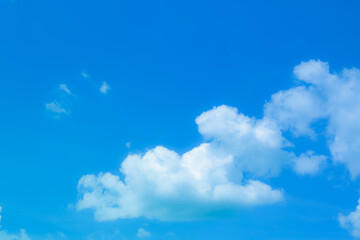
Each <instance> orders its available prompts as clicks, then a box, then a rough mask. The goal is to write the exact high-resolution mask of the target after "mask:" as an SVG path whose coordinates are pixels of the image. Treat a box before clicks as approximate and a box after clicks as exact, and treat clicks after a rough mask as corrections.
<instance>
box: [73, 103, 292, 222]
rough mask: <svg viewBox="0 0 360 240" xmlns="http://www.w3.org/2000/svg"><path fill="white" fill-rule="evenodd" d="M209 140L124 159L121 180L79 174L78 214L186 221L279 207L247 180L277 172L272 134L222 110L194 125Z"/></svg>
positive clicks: (259, 123) (270, 192) (281, 156)
mask: <svg viewBox="0 0 360 240" xmlns="http://www.w3.org/2000/svg"><path fill="white" fill-rule="evenodd" d="M196 122H197V124H198V125H199V130H200V133H202V134H203V135H204V137H206V138H208V139H209V142H206V143H203V144H201V145H200V146H198V147H196V148H194V149H192V150H190V151H188V152H186V153H184V154H183V155H179V154H178V153H176V152H174V151H171V150H169V149H167V148H164V147H162V146H158V147H156V148H154V149H151V150H149V151H148V152H146V153H145V154H144V155H139V154H133V155H129V156H128V157H127V158H126V159H125V160H124V162H123V163H122V165H121V168H120V171H121V173H122V175H123V176H125V177H124V179H120V176H118V175H113V174H110V173H105V174H102V173H101V174H99V175H98V176H94V175H86V176H84V177H82V178H81V180H80V181H79V191H80V192H81V193H82V198H81V199H80V201H79V202H78V204H77V208H78V209H85V208H92V209H95V217H96V219H97V220H100V221H103V220H112V219H117V218H132V217H140V216H144V217H147V218H157V219H161V220H186V219H194V218H201V217H204V216H208V215H210V214H212V213H214V212H220V211H223V210H230V209H234V208H239V207H242V206H254V205H263V204H271V203H275V202H278V201H280V200H281V199H282V198H283V196H282V191H281V190H274V189H272V188H271V187H270V186H269V185H267V184H265V183H263V182H260V181H258V180H254V179H243V177H242V173H243V172H248V173H249V174H251V175H253V176H264V175H273V174H276V173H278V172H279V169H280V168H281V165H282V164H283V162H284V161H285V160H286V159H289V156H290V155H289V154H288V153H287V152H285V151H283V150H281V148H282V147H284V146H285V145H286V141H285V140H284V139H283V137H282V136H281V133H280V132H279V129H278V128H277V127H276V126H274V125H272V124H271V123H269V122H267V121H263V120H255V119H251V118H249V117H246V116H244V115H242V114H239V113H238V112H237V109H235V108H231V107H228V106H220V107H216V108H214V109H212V110H209V111H207V112H205V113H203V114H201V115H200V116H199V117H198V118H197V119H196Z"/></svg>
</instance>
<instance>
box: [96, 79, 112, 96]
mask: <svg viewBox="0 0 360 240" xmlns="http://www.w3.org/2000/svg"><path fill="white" fill-rule="evenodd" d="M110 89H111V87H110V86H109V84H107V83H106V82H103V84H102V85H101V87H100V89H99V90H100V92H101V93H103V94H107V92H108V91H109V90H110Z"/></svg>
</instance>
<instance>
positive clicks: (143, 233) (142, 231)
mask: <svg viewBox="0 0 360 240" xmlns="http://www.w3.org/2000/svg"><path fill="white" fill-rule="evenodd" d="M136 236H137V237H139V238H147V237H150V236H151V233H150V232H148V231H146V230H145V229H143V228H139V230H138V232H137V234H136Z"/></svg>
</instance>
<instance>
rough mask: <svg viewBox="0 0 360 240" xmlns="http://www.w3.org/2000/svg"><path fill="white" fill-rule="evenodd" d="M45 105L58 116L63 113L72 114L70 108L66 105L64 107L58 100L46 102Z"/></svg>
mask: <svg viewBox="0 0 360 240" xmlns="http://www.w3.org/2000/svg"><path fill="white" fill-rule="evenodd" d="M45 107H46V110H47V111H48V112H52V113H55V114H56V116H59V115H61V114H65V115H69V114H70V110H67V109H65V107H63V106H62V105H61V104H60V103H58V102H56V101H54V102H50V103H47V104H45Z"/></svg>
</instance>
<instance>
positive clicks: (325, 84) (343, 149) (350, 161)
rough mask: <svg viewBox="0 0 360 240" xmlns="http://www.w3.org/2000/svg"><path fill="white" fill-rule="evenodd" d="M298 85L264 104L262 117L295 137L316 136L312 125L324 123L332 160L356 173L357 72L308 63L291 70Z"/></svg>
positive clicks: (359, 148)
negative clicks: (335, 71)
mask: <svg viewBox="0 0 360 240" xmlns="http://www.w3.org/2000/svg"><path fill="white" fill-rule="evenodd" d="M294 74H295V76H296V78H297V79H298V80H299V82H300V86H298V87H295V88H291V89H289V90H286V91H280V92H278V93H276V94H274V95H273V96H272V97H271V101H270V102H269V103H267V104H266V105H265V111H264V112H265V117H266V118H269V119H273V121H275V122H276V123H277V124H278V125H279V127H281V129H282V130H289V131H291V132H293V133H294V134H295V135H296V136H309V137H316V135H317V133H316V132H315V130H314V127H313V126H314V124H316V123H318V122H319V121H324V122H326V127H325V132H326V137H327V139H328V142H329V149H330V152H331V155H332V159H333V161H335V162H339V163H344V164H345V165H346V166H347V168H348V169H349V171H350V173H351V175H352V177H353V178H355V177H357V176H358V175H359V174H360V161H359V160H360V159H359V158H360V157H359V156H360V124H359V123H360V94H359V92H360V70H359V69H356V68H352V69H344V70H342V71H341V72H340V73H338V74H336V73H331V72H330V71H329V65H328V64H327V63H325V62H321V61H315V60H311V61H309V62H302V63H301V64H300V65H298V66H296V67H295V68H294Z"/></svg>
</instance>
